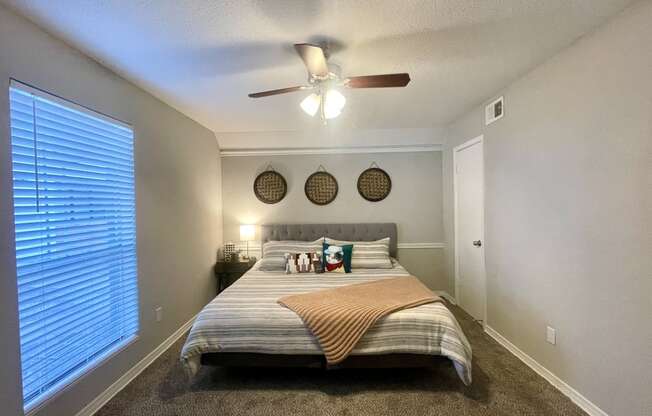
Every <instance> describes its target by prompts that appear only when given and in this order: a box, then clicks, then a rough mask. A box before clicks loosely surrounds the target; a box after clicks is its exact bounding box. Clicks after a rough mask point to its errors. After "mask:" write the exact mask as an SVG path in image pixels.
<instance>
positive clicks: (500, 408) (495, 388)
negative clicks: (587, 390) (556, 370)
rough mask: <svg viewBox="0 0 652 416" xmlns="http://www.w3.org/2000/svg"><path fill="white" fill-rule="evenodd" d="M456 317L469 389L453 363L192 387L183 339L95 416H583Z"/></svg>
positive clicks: (210, 380) (254, 376)
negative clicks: (468, 353) (468, 354)
mask: <svg viewBox="0 0 652 416" xmlns="http://www.w3.org/2000/svg"><path fill="white" fill-rule="evenodd" d="M451 310H452V311H453V313H454V314H455V316H456V317H457V319H458V320H459V322H460V325H462V328H463V329H464V332H465V333H466V335H467V337H468V339H469V341H470V342H471V346H472V347H473V384H472V385H471V386H469V387H465V386H464V385H463V384H462V382H461V381H460V380H459V379H458V377H457V375H456V374H455V370H454V369H453V367H452V365H451V363H450V362H449V361H448V360H439V361H438V365H437V366H436V367H435V368H434V369H404V370H395V369H378V370H370V369H347V370H335V371H321V370H312V369H283V370H278V369H276V370H275V369H220V368H206V367H204V368H202V369H201V370H200V372H199V373H198V374H197V376H196V377H195V378H194V379H193V380H191V381H187V380H186V377H185V373H184V371H183V368H182V366H181V363H180V362H179V352H180V350H181V346H182V343H183V341H184V340H185V337H183V338H182V339H181V340H180V341H179V342H177V343H176V344H175V345H174V346H172V347H171V348H170V349H169V350H168V351H167V352H165V354H163V355H162V356H161V357H160V358H158V359H157V360H156V361H155V362H154V363H152V365H151V366H150V367H149V368H147V369H146V370H145V371H144V372H143V373H142V374H141V375H140V376H138V377H137V378H136V379H135V380H134V381H133V382H132V383H131V384H129V385H128V386H127V387H125V388H124V390H122V391H121V392H120V393H118V395H116V396H115V397H114V398H113V399H112V400H111V401H109V402H108V403H107V404H106V405H105V406H104V407H103V408H102V409H100V411H99V412H98V413H97V414H96V415H97V416H118V415H125V416H127V415H128V416H154V415H156V416H208V415H225V416H226V415H242V416H255V415H272V416H288V415H310V416H321V415H325V416H326V415H327V416H335V415H341V416H358V415H360V416H367V415H369V416H372V415H373V416H379V415H433V416H434V415H446V416H457V415H464V416H466V415H504V416H517V415H518V416H534V415H542V416H543V415H545V416H554V415H576V416H579V415H585V413H584V412H582V410H581V409H579V408H578V407H577V406H576V405H575V404H573V403H572V402H571V401H570V399H568V398H566V396H564V395H563V394H561V393H560V392H559V391H557V390H556V389H555V388H554V387H552V386H551V385H550V384H548V382H546V381H545V380H544V379H543V378H541V377H540V376H538V375H537V374H536V373H534V372H533V371H532V370H531V369H530V368H529V367H527V366H526V365H525V364H523V363H522V362H521V361H519V360H518V358H516V357H514V356H513V355H512V354H511V353H509V352H508V351H507V350H506V349H504V348H503V347H501V346H500V345H499V344H497V343H496V342H495V341H493V340H492V339H491V338H490V337H489V336H488V335H486V334H484V333H483V331H482V328H481V327H480V326H479V325H478V324H476V323H475V322H473V321H472V320H471V318H470V317H469V316H468V315H467V314H466V313H464V312H463V311H462V310H461V309H459V308H457V307H451Z"/></svg>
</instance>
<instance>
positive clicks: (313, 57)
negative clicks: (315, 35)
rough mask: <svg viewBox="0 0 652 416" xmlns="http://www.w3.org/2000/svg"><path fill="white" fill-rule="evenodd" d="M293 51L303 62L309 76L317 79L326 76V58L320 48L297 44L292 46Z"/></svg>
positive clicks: (307, 44)
mask: <svg viewBox="0 0 652 416" xmlns="http://www.w3.org/2000/svg"><path fill="white" fill-rule="evenodd" d="M294 49H296V51H297V53H298V54H299V56H300V57H301V59H302V60H303V63H304V64H305V65H306V68H307V69H308V73H309V74H310V75H313V76H317V77H325V76H327V75H328V64H326V56H325V55H324V50H323V49H322V48H320V47H319V46H317V45H311V44H309V43H297V44H295V45H294Z"/></svg>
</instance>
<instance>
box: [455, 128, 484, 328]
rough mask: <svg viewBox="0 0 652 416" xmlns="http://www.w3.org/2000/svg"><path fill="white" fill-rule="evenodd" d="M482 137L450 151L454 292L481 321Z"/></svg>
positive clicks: (462, 305) (458, 299) (482, 277)
mask: <svg viewBox="0 0 652 416" xmlns="http://www.w3.org/2000/svg"><path fill="white" fill-rule="evenodd" d="M483 159H484V158H483V141H482V136H480V137H478V138H475V139H473V140H470V141H468V142H466V143H464V144H462V145H460V146H458V147H456V148H455V149H454V150H453V161H454V162H453V164H454V171H455V179H454V180H455V253H456V260H455V291H456V292H457V293H456V296H457V302H458V304H459V305H460V306H461V307H462V309H464V310H465V311H466V312H468V313H469V315H471V316H472V317H473V318H475V319H476V320H481V321H484V320H485V303H486V299H485V297H486V291H485V269H484V174H483V172H484V166H483Z"/></svg>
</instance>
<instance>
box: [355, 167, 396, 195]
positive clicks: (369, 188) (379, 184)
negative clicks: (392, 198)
mask: <svg viewBox="0 0 652 416" xmlns="http://www.w3.org/2000/svg"><path fill="white" fill-rule="evenodd" d="M391 190H392V179H391V178H390V177H389V175H388V174H387V172H385V171H384V170H382V169H381V168H379V167H373V165H372V167H370V168H369V169H367V170H365V171H364V172H362V173H361V174H360V176H359V177H358V192H359V193H360V196H361V197H363V198H364V199H366V200H367V201H371V202H378V201H382V200H383V199H385V198H387V195H389V193H390V192H391Z"/></svg>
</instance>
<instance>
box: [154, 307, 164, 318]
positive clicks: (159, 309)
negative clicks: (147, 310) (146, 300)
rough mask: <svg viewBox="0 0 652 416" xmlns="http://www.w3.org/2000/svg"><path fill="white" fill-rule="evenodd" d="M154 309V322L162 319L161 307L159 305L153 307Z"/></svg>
mask: <svg viewBox="0 0 652 416" xmlns="http://www.w3.org/2000/svg"><path fill="white" fill-rule="evenodd" d="M155 311H156V322H161V321H162V320H163V307H162V306H159V307H158V308H156V309H155Z"/></svg>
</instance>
